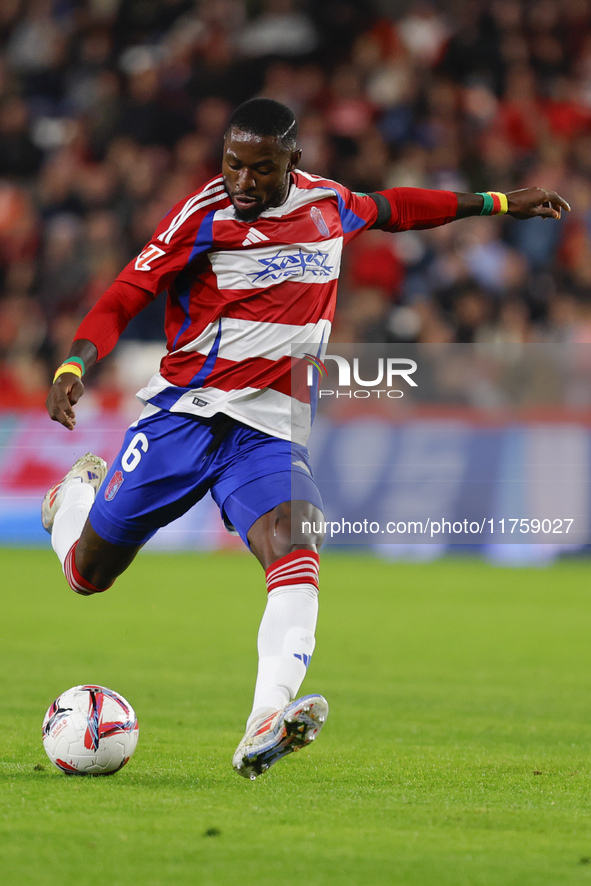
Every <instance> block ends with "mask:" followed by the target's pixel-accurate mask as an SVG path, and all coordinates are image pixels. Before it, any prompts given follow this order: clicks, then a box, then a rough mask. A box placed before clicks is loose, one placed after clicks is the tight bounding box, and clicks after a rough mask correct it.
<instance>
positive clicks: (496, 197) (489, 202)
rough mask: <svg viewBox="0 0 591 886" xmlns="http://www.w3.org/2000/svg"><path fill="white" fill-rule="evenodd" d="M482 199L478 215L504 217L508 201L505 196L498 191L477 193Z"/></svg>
mask: <svg viewBox="0 0 591 886" xmlns="http://www.w3.org/2000/svg"><path fill="white" fill-rule="evenodd" d="M476 193H477V194H478V196H479V197H482V200H483V203H482V209H481V210H480V215H504V214H505V213H506V212H508V210H509V201H508V200H507V195H506V194H501V192H500V191H477V192H476Z"/></svg>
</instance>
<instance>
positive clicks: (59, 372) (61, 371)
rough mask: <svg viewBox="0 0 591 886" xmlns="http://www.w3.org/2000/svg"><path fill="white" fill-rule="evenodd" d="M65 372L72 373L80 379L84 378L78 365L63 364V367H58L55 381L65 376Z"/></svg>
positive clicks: (54, 377)
mask: <svg viewBox="0 0 591 886" xmlns="http://www.w3.org/2000/svg"><path fill="white" fill-rule="evenodd" d="M64 372H71V373H72V375H77V376H78V378H82V370H81V368H80V367H79V366H78V364H77V363H62V365H61V366H58V368H57V370H56V373H55V375H54V376H53V381H54V382H55V381H56V380H57V379H58V378H59V377H60V375H63V374H64Z"/></svg>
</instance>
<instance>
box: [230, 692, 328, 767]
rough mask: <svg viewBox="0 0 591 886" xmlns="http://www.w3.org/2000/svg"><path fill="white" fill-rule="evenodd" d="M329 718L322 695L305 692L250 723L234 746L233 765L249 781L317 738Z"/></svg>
mask: <svg viewBox="0 0 591 886" xmlns="http://www.w3.org/2000/svg"><path fill="white" fill-rule="evenodd" d="M327 717H328V702H327V700H326V699H325V698H324V697H323V696H322V695H304V696H303V697H302V698H298V699H296V701H291V702H290V703H289V704H288V705H287V706H286V707H284V708H282V709H281V710H280V711H276V712H275V713H274V714H271V715H270V716H268V717H265V719H264V720H259V722H258V723H253V725H252V726H251V727H250V729H249V730H248V731H247V732H246V734H245V736H244V738H243V739H242V741H241V742H240V744H239V745H238V747H237V748H236V752H235V754H234V758H233V760H232V766H233V767H234V769H235V770H236V772H239V773H240V775H243V776H244V778H250V779H251V780H252V781H254V779H255V778H256V777H257V775H262V774H263V772H266V771H267V769H268V768H269V767H270V766H272V765H273V763H276V762H277V761H278V760H281V758H282V757H285V756H286V755H287V754H291V753H292V751H299V750H300V748H305V747H306V745H308V744H310V742H311V741H314V739H315V738H316V737H317V735H318V733H319V732H320V730H321V729H322V727H323V726H324V723H325V721H326V718H327Z"/></svg>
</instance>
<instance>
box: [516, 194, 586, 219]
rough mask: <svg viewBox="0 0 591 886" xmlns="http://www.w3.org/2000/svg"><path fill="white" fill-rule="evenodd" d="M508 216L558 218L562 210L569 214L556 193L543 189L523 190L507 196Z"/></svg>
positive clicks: (565, 204)
mask: <svg viewBox="0 0 591 886" xmlns="http://www.w3.org/2000/svg"><path fill="white" fill-rule="evenodd" d="M507 201H508V204H509V209H508V211H507V214H508V215H512V216H513V218H560V217H561V215H562V210H563V209H564V211H565V212H570V206H569V204H568V203H567V202H566V200H565V199H564V197H561V196H560V195H559V194H557V193H556V191H546V190H544V188H523V189H522V190H520V191H510V192H509V193H508V194H507Z"/></svg>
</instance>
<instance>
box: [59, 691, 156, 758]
mask: <svg viewBox="0 0 591 886" xmlns="http://www.w3.org/2000/svg"><path fill="white" fill-rule="evenodd" d="M138 736H139V727H138V722H137V717H136V715H135V713H134V710H133V708H132V707H131V705H130V704H129V702H128V701H126V700H125V699H124V698H123V696H121V695H119V694H118V693H117V692H114V691H113V690H112V689H105V687H104V686H90V685H88V686H74V687H73V688H72V689H68V690H67V691H66V692H62V694H61V695H60V696H59V697H58V698H56V700H55V701H54V702H53V704H52V705H50V706H49V708H48V710H47V713H46V714H45V719H44V720H43V747H44V748H45V753H46V754H47V756H48V757H49V759H50V760H51V762H52V763H53V764H54V766H57V768H58V769H60V770H61V771H62V772H66V773H68V774H69V775H111V773H113V772H118V770H119V769H121V767H122V766H125V764H126V763H127V761H128V760H129V758H130V757H131V755H132V754H133V752H134V751H135V748H136V745H137V740H138Z"/></svg>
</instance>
